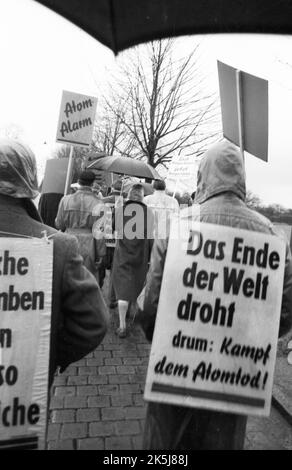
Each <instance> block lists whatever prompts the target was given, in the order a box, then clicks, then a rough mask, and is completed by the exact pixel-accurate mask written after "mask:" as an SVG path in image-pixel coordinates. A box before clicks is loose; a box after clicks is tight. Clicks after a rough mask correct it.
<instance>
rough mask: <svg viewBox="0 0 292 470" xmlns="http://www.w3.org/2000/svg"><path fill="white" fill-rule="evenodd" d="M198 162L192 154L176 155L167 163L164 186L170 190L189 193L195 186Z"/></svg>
mask: <svg viewBox="0 0 292 470" xmlns="http://www.w3.org/2000/svg"><path fill="white" fill-rule="evenodd" d="M197 172H198V163H197V161H196V160H195V158H194V156H193V155H188V156H186V155H176V156H174V157H173V158H172V160H171V163H170V165H169V169H168V173H167V177H166V187H167V189H168V190H169V191H171V192H178V193H181V194H182V193H184V192H187V193H189V194H191V193H192V192H193V191H195V190H196V188H197Z"/></svg>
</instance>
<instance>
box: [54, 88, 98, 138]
mask: <svg viewBox="0 0 292 470" xmlns="http://www.w3.org/2000/svg"><path fill="white" fill-rule="evenodd" d="M96 105H97V99H96V98H95V97H93V96H87V95H81V94H79V93H73V92H71V91H66V90H64V91H63V95H62V101H61V107H60V115H59V122H58V129H57V138H56V141H57V142H62V143H64V142H65V143H71V144H75V145H79V146H83V147H88V146H89V145H90V143H91V139H92V132H93V125H94V118H95V112H96Z"/></svg>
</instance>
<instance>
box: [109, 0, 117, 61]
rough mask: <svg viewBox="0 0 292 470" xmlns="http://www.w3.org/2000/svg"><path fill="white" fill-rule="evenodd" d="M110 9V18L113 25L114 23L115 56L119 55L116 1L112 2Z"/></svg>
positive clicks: (112, 0) (111, 0)
mask: <svg viewBox="0 0 292 470" xmlns="http://www.w3.org/2000/svg"><path fill="white" fill-rule="evenodd" d="M109 9H110V17H111V23H112V40H113V50H114V53H115V55H117V53H118V45H117V28H116V15H115V9H114V0H110V2H109Z"/></svg>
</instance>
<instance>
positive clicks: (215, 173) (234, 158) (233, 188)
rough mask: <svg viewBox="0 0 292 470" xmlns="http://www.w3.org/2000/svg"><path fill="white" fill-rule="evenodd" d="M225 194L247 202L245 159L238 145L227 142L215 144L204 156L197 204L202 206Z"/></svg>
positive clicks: (201, 163) (196, 198) (199, 177)
mask: <svg viewBox="0 0 292 470" xmlns="http://www.w3.org/2000/svg"><path fill="white" fill-rule="evenodd" d="M224 192H232V193H234V194H236V196H238V197H239V198H240V199H242V200H243V201H244V200H245V194H246V189H245V170H244V163H243V159H242V156H241V154H240V152H239V150H238V148H237V147H236V145H234V144H232V143H231V142H229V141H227V140H223V141H221V142H218V143H216V144H214V145H213V146H212V147H210V148H209V150H207V152H206V153H205V154H204V156H203V158H202V161H201V162H200V166H199V169H198V176H197V191H196V197H195V202H197V203H199V204H201V203H203V202H205V201H207V199H209V198H210V197H213V196H216V195H218V194H221V193H224Z"/></svg>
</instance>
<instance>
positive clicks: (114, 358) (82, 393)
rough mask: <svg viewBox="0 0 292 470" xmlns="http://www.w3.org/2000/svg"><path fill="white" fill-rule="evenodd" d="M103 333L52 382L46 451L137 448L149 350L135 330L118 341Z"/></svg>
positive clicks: (112, 327)
mask: <svg viewBox="0 0 292 470" xmlns="http://www.w3.org/2000/svg"><path fill="white" fill-rule="evenodd" d="M116 326H117V313H114V314H113V318H112V321H111V327H110V331H109V333H108V334H107V335H106V337H105V339H104V341H103V342H102V344H101V345H100V346H99V347H98V348H97V349H96V350H95V351H94V352H93V353H90V354H89V355H88V356H86V358H84V359H82V360H80V361H78V362H75V363H74V364H72V365H70V366H69V367H68V368H67V369H66V371H65V372H64V373H63V374H60V375H58V376H56V377H55V380H54V384H53V388H52V396H51V403H50V410H51V411H50V424H49V430H48V449H97V450H98V449H101V450H103V449H111V450H115V449H116V450H118V449H140V448H141V447H142V431H143V424H144V418H145V403H144V401H143V390H144V383H145V376H146V370H147V363H148V356H149V351H150V345H149V344H148V342H147V341H146V340H145V338H144V335H143V333H142V331H141V330H140V328H139V327H138V326H137V325H133V327H132V328H131V329H130V333H129V336H128V337H126V338H124V339H120V338H118V337H117V336H116V335H115V333H114V331H115V328H116Z"/></svg>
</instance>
